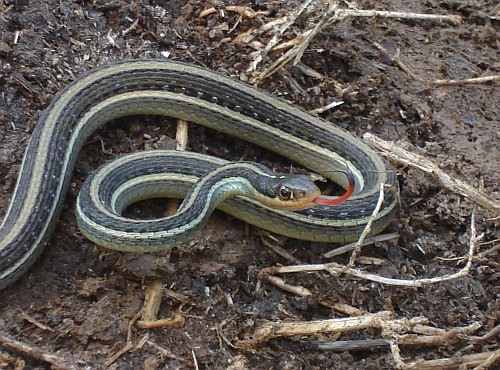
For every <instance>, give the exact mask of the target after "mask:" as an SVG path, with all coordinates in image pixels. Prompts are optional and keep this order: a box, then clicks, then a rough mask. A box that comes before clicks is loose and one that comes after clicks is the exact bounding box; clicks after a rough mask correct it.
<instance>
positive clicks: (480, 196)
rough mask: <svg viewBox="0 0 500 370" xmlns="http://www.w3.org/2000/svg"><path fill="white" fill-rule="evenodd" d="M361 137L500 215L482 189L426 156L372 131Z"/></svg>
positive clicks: (495, 203) (494, 202) (400, 161)
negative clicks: (454, 174)
mask: <svg viewBox="0 0 500 370" xmlns="http://www.w3.org/2000/svg"><path fill="white" fill-rule="evenodd" d="M363 139H364V140H365V141H366V142H367V143H368V144H370V145H372V146H374V147H375V148H377V149H378V150H380V151H381V152H382V155H384V156H386V157H388V158H389V159H392V160H394V161H396V162H397V163H400V164H403V165H405V166H412V167H415V168H418V169H420V170H422V171H424V172H426V173H429V174H431V175H433V176H434V177H435V178H436V179H437V180H438V181H439V182H440V183H441V185H443V187H444V188H446V189H448V190H450V191H453V192H455V193H458V194H461V195H463V196H465V197H467V198H469V199H471V200H472V201H473V202H475V203H477V204H479V205H480V206H483V207H485V208H487V209H489V210H490V211H492V212H494V213H495V214H496V215H500V202H499V201H497V200H495V199H492V198H490V197H489V196H488V195H486V194H484V193H483V192H482V191H480V190H478V189H476V188H473V187H472V186H470V185H469V184H467V183H465V182H464V181H462V180H458V179H455V178H453V177H451V176H450V175H448V174H447V173H445V172H443V171H442V170H441V169H440V168H439V166H438V165H437V164H435V163H434V162H432V161H431V160H429V159H428V158H426V157H424V156H422V155H419V154H415V153H412V152H409V151H407V150H405V149H403V148H401V147H398V146H397V145H396V144H395V143H394V142H392V141H385V140H382V139H381V138H379V137H377V136H375V135H373V134H372V133H368V132H367V133H365V134H364V135H363Z"/></svg>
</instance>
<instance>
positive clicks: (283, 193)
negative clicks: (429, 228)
mask: <svg viewBox="0 0 500 370" xmlns="http://www.w3.org/2000/svg"><path fill="white" fill-rule="evenodd" d="M277 190H278V196H279V197H280V199H281V200H290V199H291V198H292V196H293V191H292V189H290V188H289V187H288V186H285V185H280V186H278V189H277Z"/></svg>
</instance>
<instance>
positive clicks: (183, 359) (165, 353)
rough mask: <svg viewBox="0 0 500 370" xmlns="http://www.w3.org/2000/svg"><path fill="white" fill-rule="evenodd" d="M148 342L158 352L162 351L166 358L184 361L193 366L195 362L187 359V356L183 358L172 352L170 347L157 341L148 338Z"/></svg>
mask: <svg viewBox="0 0 500 370" xmlns="http://www.w3.org/2000/svg"><path fill="white" fill-rule="evenodd" d="M146 343H147V344H149V345H150V346H152V347H154V348H155V349H156V350H157V351H158V352H160V353H161V354H162V355H163V356H165V357H166V358H170V359H173V360H177V361H179V362H182V363H183V364H184V365H187V366H189V367H192V366H193V363H192V362H191V361H189V360H186V359H185V358H182V357H180V356H177V355H176V354H174V353H172V352H170V351H169V350H168V349H166V348H164V347H162V346H160V345H158V344H156V343H155V342H153V341H151V340H148V341H147V342H146Z"/></svg>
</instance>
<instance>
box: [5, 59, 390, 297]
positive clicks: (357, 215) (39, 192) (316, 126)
mask: <svg viewBox="0 0 500 370" xmlns="http://www.w3.org/2000/svg"><path fill="white" fill-rule="evenodd" d="M130 115H161V116H169V117H176V118H179V119H183V120H187V121H190V122H195V123H198V124H200V125H204V126H206V127H208V128H212V129H215V130H218V131H220V132H223V133H225V134H229V135H232V136H235V137H237V138H240V139H243V140H245V141H248V142H251V143H253V144H256V145H259V146H261V147H264V148H266V149H269V150H271V151H273V152H275V153H277V154H280V155H282V156H284V157H286V158H289V159H290V160H292V161H294V162H296V163H298V164H300V165H302V166H304V167H306V168H308V169H309V170H310V171H313V172H315V173H318V174H320V175H322V176H324V177H325V178H327V179H330V180H332V181H334V182H336V183H338V184H339V185H340V186H342V187H344V188H345V189H348V187H349V181H348V179H347V178H346V176H345V174H344V173H339V172H334V171H331V170H332V169H338V168H345V166H346V165H347V167H348V168H349V169H350V171H351V172H352V178H353V180H354V184H355V189H354V194H353V195H352V196H351V197H350V198H349V199H348V200H347V201H345V202H343V203H342V204H338V205H336V206H334V207H331V206H323V205H316V206H315V207H307V205H309V206H310V205H311V201H313V200H314V199H316V197H317V196H318V193H317V189H316V188H313V187H311V186H310V183H311V182H312V180H311V179H309V178H308V176H292V177H290V176H288V175H284V174H275V173H273V172H271V171H270V170H268V169H265V168H263V166H261V165H258V164H255V163H249V162H240V163H238V162H232V163H227V162H226V161H223V160H222V159H219V158H214V157H208V156H205V155H201V154H195V153H187V152H183V153H180V152H171V151H170V152H168V151H159V152H156V151H146V152H140V153H136V154H131V155H128V156H124V157H123V158H119V159H118V160H117V161H115V162H111V163H110V164H107V165H105V166H103V167H102V168H101V169H100V170H99V171H98V172H96V173H95V174H94V175H92V176H91V179H90V180H88V181H87V182H86V183H85V185H84V186H83V189H82V193H81V194H80V196H79V198H78V202H77V221H78V225H79V227H80V229H81V230H82V232H83V233H84V235H85V236H87V237H88V238H89V239H91V240H92V241H94V242H96V243H97V244H101V245H103V246H105V247H109V248H114V249H118V250H123V251H151V250H160V249H166V248H170V247H172V246H173V245H177V244H179V243H181V242H182V241H183V240H185V239H186V238H188V237H189V236H191V235H192V233H193V232H194V231H195V230H196V229H197V228H199V227H200V225H202V224H203V222H204V221H205V220H206V218H207V217H208V215H209V214H210V212H211V211H212V210H213V208H214V207H216V206H217V207H219V208H221V209H222V210H224V211H226V212H228V213H229V214H231V215H234V216H236V217H239V218H241V219H243V220H244V221H246V222H249V223H251V224H253V225H257V226H259V227H261V228H263V229H266V230H270V231H273V232H276V233H279V234H282V235H286V236H290V237H293V238H300V239H306V240H311V241H320V242H335V243H339V242H349V241H353V240H356V239H357V238H358V237H359V235H360V233H361V232H362V230H363V228H364V227H365V226H366V223H367V222H368V220H369V218H370V214H371V212H372V211H373V209H374V207H375V205H376V203H377V200H378V197H379V189H380V186H381V184H382V183H383V184H387V185H389V186H392V187H393V190H392V191H386V194H385V197H384V202H383V204H382V207H381V209H380V212H379V213H378V215H377V217H376V219H375V220H374V223H373V225H372V234H376V233H379V232H381V231H382V230H383V229H384V228H385V227H386V226H387V225H388V224H389V223H390V221H391V220H392V219H393V218H394V216H395V214H396V212H397V192H398V185H397V179H396V175H395V173H394V170H393V169H392V168H391V166H390V165H389V164H388V163H387V162H386V161H385V160H384V159H383V158H382V157H380V155H378V154H377V153H375V152H374V151H373V150H372V149H371V148H370V147H368V146H367V145H366V144H365V143H363V142H362V141H361V140H359V139H357V138H355V137H353V136H352V135H351V134H349V133H348V132H346V131H345V130H343V129H341V128H339V127H336V126H334V125H333V124H332V123H330V122H327V121H325V120H323V119H321V118H318V117H316V116H314V115H311V114H309V113H307V112H305V111H303V110H301V109H299V108H296V107H294V106H292V105H290V104H289V103H287V102H285V101H283V100H281V99H278V98H275V97H273V96H271V95H269V94H267V93H264V92H261V91H259V90H257V89H255V88H253V87H250V86H248V85H246V84H243V83H241V82H238V81H235V80H233V79H231V78H227V77H224V76H222V75H220V74H218V73H215V72H211V71H209V70H206V69H204V68H200V67H197V66H193V65H189V64H183V63H178V62H172V61H158V60H148V61H140V60H137V61H124V62H118V63H114V64H110V65H106V66H102V67H100V68H97V69H94V70H91V71H90V72H88V73H86V74H84V75H83V76H81V77H80V78H78V79H77V80H75V81H74V82H73V83H71V84H70V85H69V86H68V87H67V88H65V89H64V90H63V91H61V93H60V94H58V96H57V97H56V98H55V99H54V100H53V101H52V103H51V104H50V105H49V106H48V107H47V109H45V110H44V111H43V112H42V113H41V115H40V118H39V121H38V123H37V125H36V127H35V129H34V131H33V134H32V137H31V140H30V142H29V144H28V147H27V149H26V154H25V156H24V160H23V163H22V166H21V168H20V170H19V175H18V180H17V185H16V187H15V190H14V194H13V196H12V200H11V202H10V206H9V208H8V210H7V212H6V215H5V217H4V220H3V223H2V225H1V226H0V289H1V288H5V287H6V286H8V285H9V284H11V283H12V282H13V281H15V280H16V279H17V278H19V277H20V276H21V275H22V274H23V273H24V272H25V271H26V270H27V269H28V268H29V267H30V266H31V265H32V264H33V262H34V261H35V260H36V259H37V257H38V256H39V255H40V253H41V251H42V249H43V246H44V245H45V244H46V243H47V242H48V240H49V237H50V234H51V232H52V231H53V229H54V226H55V224H56V221H57V219H58V215H59V213H60V211H61V207H62V203H63V200H64V197H65V194H66V191H67V188H68V186H69V182H70V178H71V173H72V170H73V168H74V165H75V161H76V158H77V155H78V153H79V151H80V149H81V148H82V146H83V144H84V143H85V141H86V140H87V139H88V137H89V136H90V135H91V134H92V133H93V132H94V131H95V130H96V129H98V128H99V127H100V126H102V125H103V124H105V123H106V122H109V121H111V120H114V119H116V118H120V117H125V116H130ZM207 172H210V174H207ZM212 174H213V175H212ZM200 178H201V179H200ZM193 184H196V185H194V186H193ZM189 189H191V190H189ZM248 192H250V193H248ZM187 193H189V195H188V198H186V200H185V201H184V202H183V204H182V205H181V209H180V210H179V212H178V213H177V214H176V215H175V216H173V217H166V218H162V219H157V220H131V219H127V218H124V217H122V216H121V211H122V210H123V209H124V208H125V207H126V206H127V205H128V204H130V203H133V202H136V201H138V200H141V199H145V198H151V197H164V196H165V197H184V196H186V194H187ZM245 194H247V195H246V196H245ZM252 197H254V198H255V199H252ZM304 197H305V198H304ZM228 198H230V199H228ZM299 198H300V199H299ZM323 198H324V197H322V198H321V199H323ZM290 201H291V203H293V204H292V206H291V207H290V206H287V205H286V204H290ZM301 202H302V203H301ZM262 203H267V205H264V204H262ZM274 207H278V209H276V208H274ZM280 208H281V209H280ZM287 208H290V209H296V208H305V209H302V210H300V211H293V212H292V211H290V210H289V209H287Z"/></svg>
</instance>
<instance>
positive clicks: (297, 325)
mask: <svg viewBox="0 0 500 370" xmlns="http://www.w3.org/2000/svg"><path fill="white" fill-rule="evenodd" d="M393 316H394V314H393V313H392V312H389V311H381V312H378V313H374V314H366V315H364V316H360V317H348V318H342V319H331V320H317V321H306V322H281V321H280V322H270V323H267V324H264V325H262V326H260V327H259V328H257V329H256V330H255V333H254V335H253V337H252V338H251V339H248V340H241V341H238V342H237V343H235V345H236V346H237V347H240V348H247V347H254V346H256V345H260V344H263V343H265V342H267V341H268V340H269V339H272V338H278V337H284V336H285V337H287V336H292V335H311V334H318V333H325V332H328V333H335V332H345V331H349V330H361V329H366V328H380V327H381V326H382V322H383V321H385V320H390V319H392V317H393Z"/></svg>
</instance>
